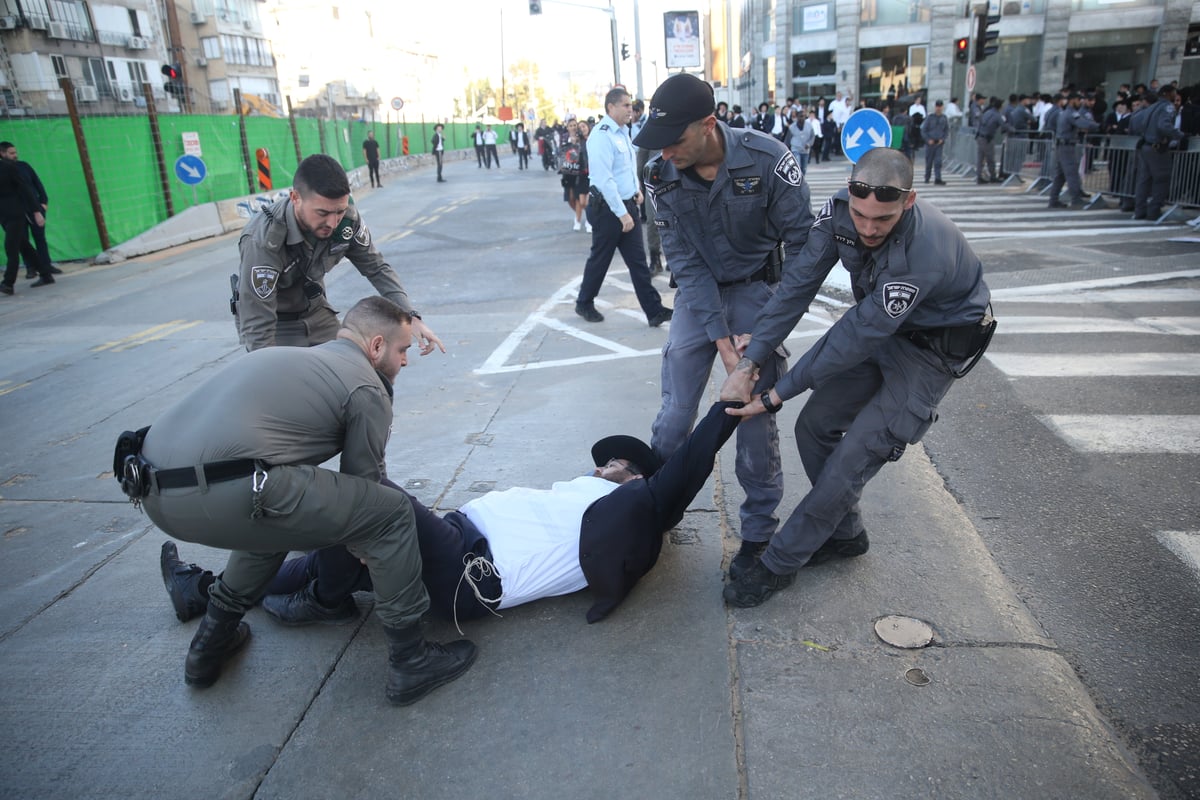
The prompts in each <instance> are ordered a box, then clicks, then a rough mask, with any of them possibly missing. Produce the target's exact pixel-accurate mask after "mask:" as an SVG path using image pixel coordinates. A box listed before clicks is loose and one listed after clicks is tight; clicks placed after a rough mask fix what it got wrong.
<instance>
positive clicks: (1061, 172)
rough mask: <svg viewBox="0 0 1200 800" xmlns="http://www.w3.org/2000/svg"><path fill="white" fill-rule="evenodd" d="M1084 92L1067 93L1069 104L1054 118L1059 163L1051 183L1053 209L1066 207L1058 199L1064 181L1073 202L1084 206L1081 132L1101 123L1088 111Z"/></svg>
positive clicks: (1095, 128)
mask: <svg viewBox="0 0 1200 800" xmlns="http://www.w3.org/2000/svg"><path fill="white" fill-rule="evenodd" d="M1081 105H1083V95H1081V94H1080V93H1079V92H1071V93H1070V94H1069V95H1067V105H1066V107H1065V108H1063V110H1062V111H1061V112H1059V114H1058V116H1057V117H1055V119H1054V153H1055V156H1056V159H1057V163H1056V164H1055V165H1054V180H1053V181H1051V182H1050V203H1049V207H1050V208H1066V207H1067V206H1066V205H1065V204H1064V203H1062V202H1061V201H1060V200H1059V199H1058V194H1059V192H1061V191H1062V187H1063V182H1064V181H1066V184H1067V194H1068V195H1070V204H1071V205H1072V206H1073V207H1075V208H1082V207H1083V184H1082V182H1081V181H1080V180H1079V148H1078V146H1077V145H1078V143H1079V131H1094V130H1097V129H1099V127H1100V124H1099V123H1098V122H1096V120H1094V119H1092V115H1091V114H1089V113H1088V112H1087V111H1084V110H1083V109H1082V108H1080V106H1081Z"/></svg>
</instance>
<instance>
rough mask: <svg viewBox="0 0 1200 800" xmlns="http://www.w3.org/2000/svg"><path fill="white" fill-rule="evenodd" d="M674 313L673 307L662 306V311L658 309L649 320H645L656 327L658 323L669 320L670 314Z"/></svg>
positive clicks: (652, 326)
mask: <svg viewBox="0 0 1200 800" xmlns="http://www.w3.org/2000/svg"><path fill="white" fill-rule="evenodd" d="M674 313H675V311H674V309H670V308H664V309H663V310H662V311H659V312H658V313H657V314H655V315H654V316H653V317H651V318H650V319H649V320H647V322H649V323H650V327H651V328H657V327H658V326H659V325H662V324H663V323H664V322H670V321H671V317H672V315H674Z"/></svg>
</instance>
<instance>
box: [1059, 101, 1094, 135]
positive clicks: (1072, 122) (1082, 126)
mask: <svg viewBox="0 0 1200 800" xmlns="http://www.w3.org/2000/svg"><path fill="white" fill-rule="evenodd" d="M1099 127H1100V124H1099V123H1098V122H1096V120H1094V119H1092V115H1091V114H1089V113H1088V112H1087V111H1084V110H1083V109H1082V108H1071V106H1070V105H1069V104H1068V105H1067V107H1066V108H1064V109H1063V110H1062V113H1061V114H1059V115H1058V119H1056V120H1055V123H1054V136H1055V138H1057V139H1058V140H1059V141H1060V142H1062V141H1065V142H1067V143H1068V144H1075V143H1076V142H1077V141H1079V131H1094V130H1097V129H1098V128H1099Z"/></svg>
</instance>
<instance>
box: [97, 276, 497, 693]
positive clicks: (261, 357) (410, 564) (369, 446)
mask: <svg viewBox="0 0 1200 800" xmlns="http://www.w3.org/2000/svg"><path fill="white" fill-rule="evenodd" d="M411 324H412V320H411V317H410V316H409V315H408V313H407V312H405V311H403V310H401V309H400V308H399V307H398V306H396V305H395V304H394V303H392V302H391V301H389V300H386V299H384V298H382V297H368V298H366V299H364V300H362V301H360V302H359V303H357V304H356V305H355V306H354V307H353V308H351V309H350V311H349V312H347V314H346V319H345V322H344V324H343V325H342V327H341V328H340V329H339V331H338V333H337V338H336V339H335V340H334V341H332V342H327V343H326V344H323V345H320V346H318V347H313V348H294V347H268V348H264V349H262V350H258V351H255V352H253V353H251V354H250V355H248V356H246V357H245V358H242V359H239V360H237V361H235V362H234V363H233V364H231V365H230V366H228V367H226V368H225V369H224V370H222V371H221V372H220V373H218V374H217V375H215V376H214V377H213V378H211V379H209V380H208V381H207V382H206V383H205V384H204V385H202V386H200V387H199V388H198V389H197V390H195V391H194V392H192V393H191V394H190V395H189V396H187V397H185V398H184V399H183V400H182V401H180V402H179V403H177V404H176V405H175V406H174V407H173V408H171V409H170V410H168V411H167V412H166V413H165V414H163V415H162V416H161V417H160V418H159V419H158V420H157V421H156V422H155V423H154V425H153V426H151V427H150V428H149V429H148V430H143V431H139V432H138V434H140V436H137V435H133V436H135V438H140V439H141V443H140V447H134V448H128V447H126V448H125V450H124V451H123V449H122V448H123V444H122V442H124V441H125V440H127V438H128V437H129V436H131V434H128V433H127V434H124V435H123V436H122V440H121V441H119V442H118V446H117V453H116V457H115V458H114V461H120V462H121V464H120V465H118V464H114V467H115V468H116V469H117V470H118V475H119V476H121V477H123V478H131V479H132V483H133V485H127V484H126V483H123V484H122V488H123V490H124V491H125V493H126V494H127V495H129V496H130V497H131V498H132V499H134V501H135V502H141V503H142V504H143V505H144V507H145V510H146V513H147V514H148V515H149V516H150V519H151V520H153V521H154V524H155V525H157V526H158V527H159V528H161V529H162V530H163V531H165V532H166V533H168V534H170V535H171V536H174V537H175V538H177V539H183V540H184V541H188V542H197V543H200V544H205V545H209V546H211V547H219V548H223V549H226V550H232V551H233V552H232V554H231V555H230V557H229V562H228V564H227V565H226V567H225V572H224V573H223V574H222V575H221V576H219V577H218V578H217V579H216V580H215V581H214V582H213V583H212V585H211V587H210V588H209V591H208V607H207V610H206V612H205V616H204V619H203V621H202V622H201V623H200V628H199V630H197V632H196V635H195V637H194V638H193V639H192V644H191V647H190V648H189V650H188V656H187V661H186V664H185V667H184V678H185V680H186V682H187V683H188V684H190V685H193V686H198V687H206V686H210V685H212V684H213V683H214V682H215V681H216V680H217V678H218V676H219V675H220V670H221V665H222V664H223V663H224V662H225V661H226V660H228V658H229V657H230V656H231V655H232V654H233V653H234V652H236V651H237V650H238V649H240V648H241V646H242V645H243V644H244V643H245V641H246V639H247V638H248V637H249V635H250V630H249V628H248V627H247V626H246V624H245V623H243V622H241V619H242V615H243V614H245V612H246V611H247V610H249V608H250V607H251V606H252V605H254V603H255V602H256V601H257V600H258V599H259V598H260V597H261V596H262V594H263V592H264V591H265V590H266V588H267V586H268V584H269V583H270V582H271V579H272V578H273V577H274V575H275V573H276V572H277V571H278V569H279V566H280V565H281V564H282V563H283V561H284V559H285V558H286V557H287V554H288V552H289V551H291V550H312V549H316V548H322V547H328V546H330V545H335V544H340V545H344V546H345V547H347V548H348V549H349V550H350V552H351V553H353V554H354V555H355V556H357V557H358V558H360V559H362V560H363V561H364V562H365V563H366V565H367V568H368V569H369V570H370V572H371V578H372V581H373V584H374V587H375V597H376V609H377V611H378V613H379V617H380V619H381V620H382V621H383V625H384V631H385V633H386V635H387V640H388V647H389V672H388V679H387V697H388V700H389V701H391V702H392V703H395V704H397V705H407V704H409V703H412V702H415V701H416V700H418V699H419V698H421V697H422V696H424V695H425V694H427V693H428V692H430V691H432V690H433V689H434V688H436V687H438V686H440V685H442V684H444V683H447V682H449V681H451V680H453V679H455V678H457V677H458V676H459V675H461V674H462V673H463V672H465V671H466V670H467V668H468V667H470V665H471V663H472V662H473V661H474V659H475V655H476V650H475V646H474V645H473V644H471V643H470V642H468V641H466V640H460V641H456V642H452V643H450V644H448V645H445V646H443V645H440V644H435V643H429V642H426V641H425V639H424V637H423V636H422V634H421V627H420V624H421V616H422V615H423V614H424V613H425V612H426V610H427V609H428V608H429V597H428V595H427V594H426V591H425V587H424V585H423V584H422V583H421V555H420V550H419V547H418V542H417V534H416V525H415V519H414V514H413V508H412V505H411V503H410V502H409V500H408V498H407V497H406V496H405V495H404V493H403V492H399V491H396V490H395V489H391V488H388V487H386V486H382V485H380V480H381V479H382V478H384V477H385V472H384V449H385V446H386V444H387V439H388V433H389V431H390V429H391V425H392V381H393V380H395V378H396V375H397V374H398V373H399V371H400V368H401V367H403V366H404V365H405V363H407V355H406V353H407V351H408V348H409V346H410V345H411V344H412V328H411ZM129 451H132V453H130V452H129ZM338 454H340V455H341V464H340V471H337V472H335V471H332V470H329V469H324V468H322V467H320V466H318V465H320V464H321V463H323V462H325V461H327V460H328V459H330V458H332V457H333V456H335V455H338ZM129 459H134V461H133V465H132V466H130V461H129ZM122 465H125V466H122Z"/></svg>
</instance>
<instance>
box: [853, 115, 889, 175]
mask: <svg viewBox="0 0 1200 800" xmlns="http://www.w3.org/2000/svg"><path fill="white" fill-rule="evenodd" d="M891 146H892V123H890V122H888V118H887V117H885V116H884V115H883V113H882V112H879V111H876V110H875V109H873V108H860V109H859V110H858V111H855V112H854V113H853V114H851V115H850V118H849V119H847V120H846V124H845V125H844V126H842V152H843V153H845V154H846V158H848V159H850V160H851V161H852V162H853V163H855V164H857V163H858V160H859V159H860V158H862V155H863V153H865V152H867V151H868V150H870V149H872V148H875V147H891Z"/></svg>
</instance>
